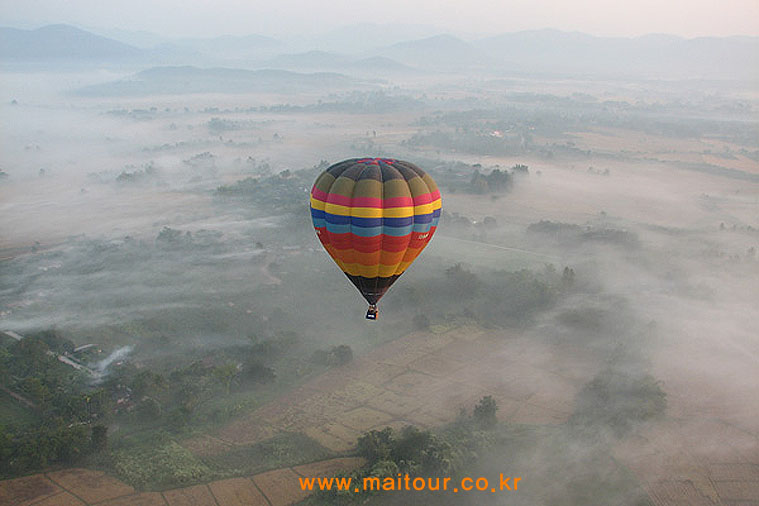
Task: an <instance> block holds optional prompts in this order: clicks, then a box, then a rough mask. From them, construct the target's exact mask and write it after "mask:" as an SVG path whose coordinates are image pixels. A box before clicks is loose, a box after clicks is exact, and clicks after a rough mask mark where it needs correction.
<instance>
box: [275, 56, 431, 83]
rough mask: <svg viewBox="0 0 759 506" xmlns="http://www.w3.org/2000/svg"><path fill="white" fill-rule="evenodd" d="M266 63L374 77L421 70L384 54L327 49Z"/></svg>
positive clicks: (278, 58)
mask: <svg viewBox="0 0 759 506" xmlns="http://www.w3.org/2000/svg"><path fill="white" fill-rule="evenodd" d="M264 65H265V66H266V67H267V68H275V69H276V68H279V69H291V70H320V71H335V72H347V73H348V74H361V75H368V76H372V77H381V76H384V75H389V74H399V73H404V74H416V73H418V72H419V71H418V70H417V69H414V68H412V67H409V66H407V65H403V64H402V63H399V62H397V61H395V60H392V59H390V58H385V57H382V56H372V57H369V58H358V57H354V56H348V55H344V54H337V53H330V52H326V51H308V52H306V53H297V54H285V55H280V56H278V57H276V58H273V59H272V60H269V61H267V62H265V64H264Z"/></svg>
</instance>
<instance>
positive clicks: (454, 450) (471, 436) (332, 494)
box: [318, 396, 498, 504]
mask: <svg viewBox="0 0 759 506" xmlns="http://www.w3.org/2000/svg"><path fill="white" fill-rule="evenodd" d="M497 410H498V406H497V405H496V402H495V400H494V399H493V398H492V397H491V396H486V397H483V398H482V399H480V401H479V402H478V403H477V405H476V406H475V407H474V411H473V414H472V415H471V416H470V415H468V413H467V412H466V410H465V409H462V412H461V414H460V416H459V418H458V420H456V422H454V423H452V424H450V425H448V426H446V427H443V428H442V429H441V430H439V431H435V432H433V431H429V430H421V429H419V428H417V427H414V426H412V425H409V426H406V427H404V428H403V429H401V430H394V429H393V428H391V427H385V428H384V429H382V430H371V431H369V432H367V433H365V434H363V435H362V436H361V437H360V438H359V439H358V443H357V446H356V451H357V453H358V454H359V455H360V456H362V457H364V458H365V459H366V461H367V463H366V465H365V466H364V467H363V468H361V469H359V470H356V471H354V472H353V473H351V477H352V481H353V482H355V483H363V481H364V479H365V478H379V480H380V483H381V482H382V480H383V479H385V478H387V479H391V480H396V479H397V477H398V474H399V473H402V474H409V475H411V476H415V477H435V476H438V477H440V476H452V475H455V474H456V473H460V472H462V471H463V470H464V468H465V467H466V466H469V465H471V464H472V463H473V462H475V461H476V460H477V458H478V452H479V451H480V450H482V449H484V448H485V447H487V446H488V442H489V441H491V440H492V434H491V433H490V432H489V431H492V430H493V429H495V428H496V427H497V420H496V411H497ZM369 494H372V491H361V493H355V492H350V493H346V492H340V491H336V490H330V491H325V492H321V494H320V497H319V498H318V499H319V500H321V501H324V502H327V503H329V504H354V503H363V502H365V501H366V499H367V495H369Z"/></svg>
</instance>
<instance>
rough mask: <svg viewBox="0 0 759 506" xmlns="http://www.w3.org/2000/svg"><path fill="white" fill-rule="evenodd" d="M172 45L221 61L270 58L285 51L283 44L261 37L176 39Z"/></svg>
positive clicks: (230, 36)
mask: <svg viewBox="0 0 759 506" xmlns="http://www.w3.org/2000/svg"><path fill="white" fill-rule="evenodd" d="M174 44H176V45H178V46H180V47H185V48H190V49H193V50H194V51H198V52H201V53H204V54H206V55H208V56H213V57H215V58H218V59H222V60H241V59H243V60H244V59H258V58H270V57H272V56H274V55H276V54H279V53H282V52H283V51H284V50H285V49H286V46H285V44H284V43H283V42H281V41H279V40H277V39H273V38H271V37H265V36H263V35H245V36H239V37H238V36H232V35H224V36H221V37H213V38H205V39H203V38H195V39H177V40H176V41H174Z"/></svg>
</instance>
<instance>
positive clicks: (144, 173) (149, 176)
mask: <svg viewBox="0 0 759 506" xmlns="http://www.w3.org/2000/svg"><path fill="white" fill-rule="evenodd" d="M130 171H131V172H130ZM157 176H158V170H157V169H156V168H155V165H154V164H153V162H149V163H146V164H144V165H143V166H142V168H140V169H138V168H136V167H134V166H127V167H125V168H124V170H122V171H121V173H120V174H119V175H118V176H116V182H117V183H120V184H129V183H145V182H148V181H152V180H154V179H155V178H156V177H157Z"/></svg>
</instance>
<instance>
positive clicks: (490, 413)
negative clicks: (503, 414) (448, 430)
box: [473, 395, 498, 429]
mask: <svg viewBox="0 0 759 506" xmlns="http://www.w3.org/2000/svg"><path fill="white" fill-rule="evenodd" d="M497 411H498V405H497V404H496V402H495V399H493V397H492V396H491V395H486V396H485V397H483V398H482V399H480V402H478V403H477V405H476V406H475V407H474V413H473V417H474V421H475V423H476V424H477V425H478V426H479V427H480V428H482V429H490V428H492V427H495V425H496V424H497V423H498V419H497V418H496V416H495V414H496V412H497Z"/></svg>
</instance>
